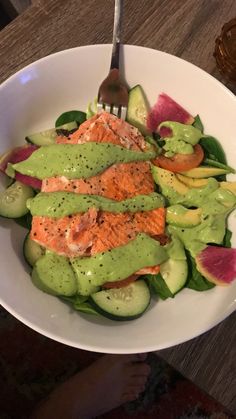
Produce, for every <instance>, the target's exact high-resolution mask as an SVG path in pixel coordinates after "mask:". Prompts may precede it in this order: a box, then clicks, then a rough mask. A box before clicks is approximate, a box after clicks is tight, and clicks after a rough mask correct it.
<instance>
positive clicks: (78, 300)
mask: <svg viewBox="0 0 236 419" xmlns="http://www.w3.org/2000/svg"><path fill="white" fill-rule="evenodd" d="M60 298H61V299H62V300H63V301H65V302H67V303H70V304H71V305H72V307H73V308H74V309H75V310H77V311H81V312H82V313H87V314H96V315H97V314H98V313H97V311H96V310H94V308H93V307H92V306H91V305H90V304H89V302H88V301H87V300H88V297H85V296H83V295H73V296H72V297H60Z"/></svg>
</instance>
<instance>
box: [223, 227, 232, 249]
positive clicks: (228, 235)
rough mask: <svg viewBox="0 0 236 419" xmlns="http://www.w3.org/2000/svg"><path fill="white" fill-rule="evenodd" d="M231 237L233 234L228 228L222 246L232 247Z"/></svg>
mask: <svg viewBox="0 0 236 419" xmlns="http://www.w3.org/2000/svg"><path fill="white" fill-rule="evenodd" d="M231 237H232V232H231V231H230V230H229V229H228V228H227V229H226V231H225V236H224V239H223V243H222V246H224V247H231Z"/></svg>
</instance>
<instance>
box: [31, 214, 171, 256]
mask: <svg viewBox="0 0 236 419" xmlns="http://www.w3.org/2000/svg"><path fill="white" fill-rule="evenodd" d="M164 226H165V209H164V208H158V209H155V210H152V211H144V212H140V213H139V212H137V213H117V214H113V213H110V212H106V211H97V210H96V209H95V208H90V209H89V211H87V212H86V213H84V214H75V215H71V216H66V217H63V218H51V217H41V216H35V217H33V221H32V229H31V237H32V239H34V240H35V241H37V242H38V243H39V244H41V245H42V246H45V247H47V248H48V249H50V250H52V251H54V252H56V253H58V254H60V255H64V256H68V257H76V256H85V255H94V254H96V253H101V252H105V251H107V250H110V249H113V248H114V247H118V246H122V245H125V244H127V243H128V242H129V241H130V240H132V239H134V238H135V237H136V235H137V234H138V233H140V232H143V233H147V234H149V235H150V236H152V237H155V236H157V235H159V234H162V233H163V231H164Z"/></svg>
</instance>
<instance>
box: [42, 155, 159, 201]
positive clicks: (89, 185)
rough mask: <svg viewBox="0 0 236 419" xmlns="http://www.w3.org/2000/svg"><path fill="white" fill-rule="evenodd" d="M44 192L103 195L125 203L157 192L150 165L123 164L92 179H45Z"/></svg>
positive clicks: (143, 163) (137, 163)
mask: <svg viewBox="0 0 236 419" xmlns="http://www.w3.org/2000/svg"><path fill="white" fill-rule="evenodd" d="M41 190H42V192H56V191H66V192H75V193H81V194H90V195H101V196H105V197H106V198H110V199H115V200H117V201H122V200H124V199H128V198H132V197H134V196H136V195H148V194H150V193H151V192H153V191H154V182H153V178H152V175H151V171H150V165H149V163H147V162H134V163H122V164H116V165H113V166H112V167H109V168H108V169H107V170H105V171H104V172H103V173H101V174H99V175H97V176H92V177H90V178H88V179H67V178H66V177H65V176H60V177H53V178H50V179H44V180H43V182H42V188H41Z"/></svg>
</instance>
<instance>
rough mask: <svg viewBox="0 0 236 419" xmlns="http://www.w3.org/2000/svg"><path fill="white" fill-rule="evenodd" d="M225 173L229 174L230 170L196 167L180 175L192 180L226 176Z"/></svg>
mask: <svg viewBox="0 0 236 419" xmlns="http://www.w3.org/2000/svg"><path fill="white" fill-rule="evenodd" d="M227 173H230V170H228V169H221V168H219V167H210V166H198V167H195V168H194V169H191V170H188V171H186V172H181V174H182V175H185V176H188V177H192V178H207V177H212V176H219V175H226V174H227Z"/></svg>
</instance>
